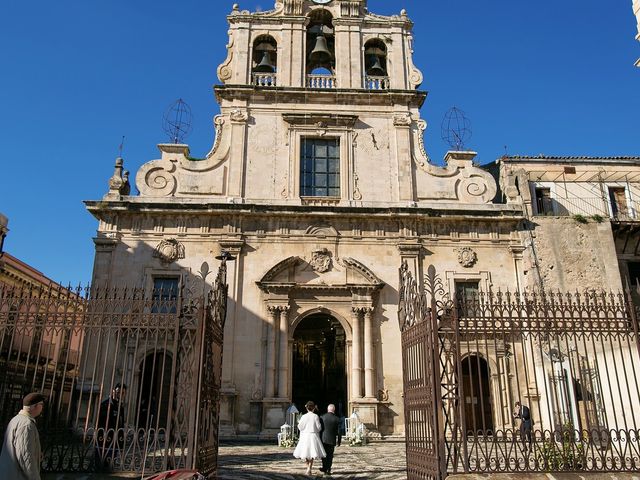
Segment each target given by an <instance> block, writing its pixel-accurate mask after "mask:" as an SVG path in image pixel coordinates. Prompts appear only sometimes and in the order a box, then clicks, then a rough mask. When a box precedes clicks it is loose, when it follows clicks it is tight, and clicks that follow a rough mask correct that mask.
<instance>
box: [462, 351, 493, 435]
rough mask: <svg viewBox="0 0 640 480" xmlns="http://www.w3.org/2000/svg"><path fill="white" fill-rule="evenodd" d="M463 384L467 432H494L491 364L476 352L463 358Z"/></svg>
mask: <svg viewBox="0 0 640 480" xmlns="http://www.w3.org/2000/svg"><path fill="white" fill-rule="evenodd" d="M462 384H463V388H464V418H465V425H466V427H467V432H473V433H474V434H475V433H478V432H480V434H481V435H487V434H490V433H491V432H493V415H492V409H491V385H490V384H489V365H488V364H487V361H486V360H485V359H484V358H482V357H481V356H479V355H475V354H474V355H468V356H467V357H465V358H464V359H463V360H462Z"/></svg>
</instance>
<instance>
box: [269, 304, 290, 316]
mask: <svg viewBox="0 0 640 480" xmlns="http://www.w3.org/2000/svg"><path fill="white" fill-rule="evenodd" d="M290 308H291V307H290V306H289V305H267V310H269V313H274V314H275V313H279V312H288V311H289V309H290Z"/></svg>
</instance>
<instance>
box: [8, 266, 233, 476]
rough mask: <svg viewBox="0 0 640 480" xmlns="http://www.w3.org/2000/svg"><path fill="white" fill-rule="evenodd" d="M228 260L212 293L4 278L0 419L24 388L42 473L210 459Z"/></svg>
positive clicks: (209, 469)
mask: <svg viewBox="0 0 640 480" xmlns="http://www.w3.org/2000/svg"><path fill="white" fill-rule="evenodd" d="M225 312H226V280H225V267H224V265H223V266H222V268H221V270H220V271H219V273H218V278H217V280H216V284H215V286H214V288H213V290H212V291H211V292H207V291H206V290H203V291H202V293H201V294H192V293H191V292H189V291H188V290H187V289H183V291H182V292H181V293H180V294H176V292H157V291H154V292H150V291H147V290H145V289H141V288H132V289H129V288H97V287H89V288H80V287H79V288H75V289H69V288H68V289H65V288H48V289H44V288H27V287H24V288H18V287H12V286H8V285H0V428H1V430H0V431H1V432H4V430H5V428H6V425H7V424H8V422H9V420H10V419H11V417H12V416H13V415H15V414H16V413H17V412H18V411H19V409H20V405H21V400H22V397H23V396H24V395H25V394H26V393H28V392H30V391H41V392H43V393H45V395H46V396H47V399H48V400H47V402H46V407H45V410H44V413H43V415H42V418H41V419H39V420H38V425H39V428H40V430H41V435H40V437H41V443H42V446H43V462H42V470H43V471H45V472H91V471H101V470H102V471H113V472H137V473H141V474H151V473H154V472H158V471H162V470H165V469H169V468H195V467H196V466H197V467H198V468H200V469H201V470H202V471H203V472H205V473H207V474H209V475H210V476H211V477H213V476H214V475H215V470H216V464H217V411H218V393H219V385H220V376H221V361H222V330H223V325H224V317H225Z"/></svg>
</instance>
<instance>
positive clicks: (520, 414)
mask: <svg viewBox="0 0 640 480" xmlns="http://www.w3.org/2000/svg"><path fill="white" fill-rule="evenodd" d="M513 418H519V419H520V441H521V442H522V445H523V447H524V451H525V452H526V451H527V450H529V448H530V447H531V431H532V430H533V419H532V418H531V411H530V410H529V407H527V406H526V405H521V404H520V402H516V404H515V412H513Z"/></svg>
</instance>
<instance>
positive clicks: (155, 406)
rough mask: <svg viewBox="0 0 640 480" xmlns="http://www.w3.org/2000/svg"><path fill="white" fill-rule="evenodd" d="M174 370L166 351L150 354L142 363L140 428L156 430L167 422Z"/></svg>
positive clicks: (139, 393)
mask: <svg viewBox="0 0 640 480" xmlns="http://www.w3.org/2000/svg"><path fill="white" fill-rule="evenodd" d="M172 368H173V362H172V356H171V355H170V354H169V353H166V352H164V351H160V352H153V353H150V354H148V355H147V356H146V357H145V358H144V359H143V360H142V361H141V362H140V365H139V374H140V377H139V386H138V395H139V408H138V426H139V427H146V428H156V426H157V425H163V423H162V422H165V421H166V418H167V413H168V408H169V396H170V390H171V370H172Z"/></svg>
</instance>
